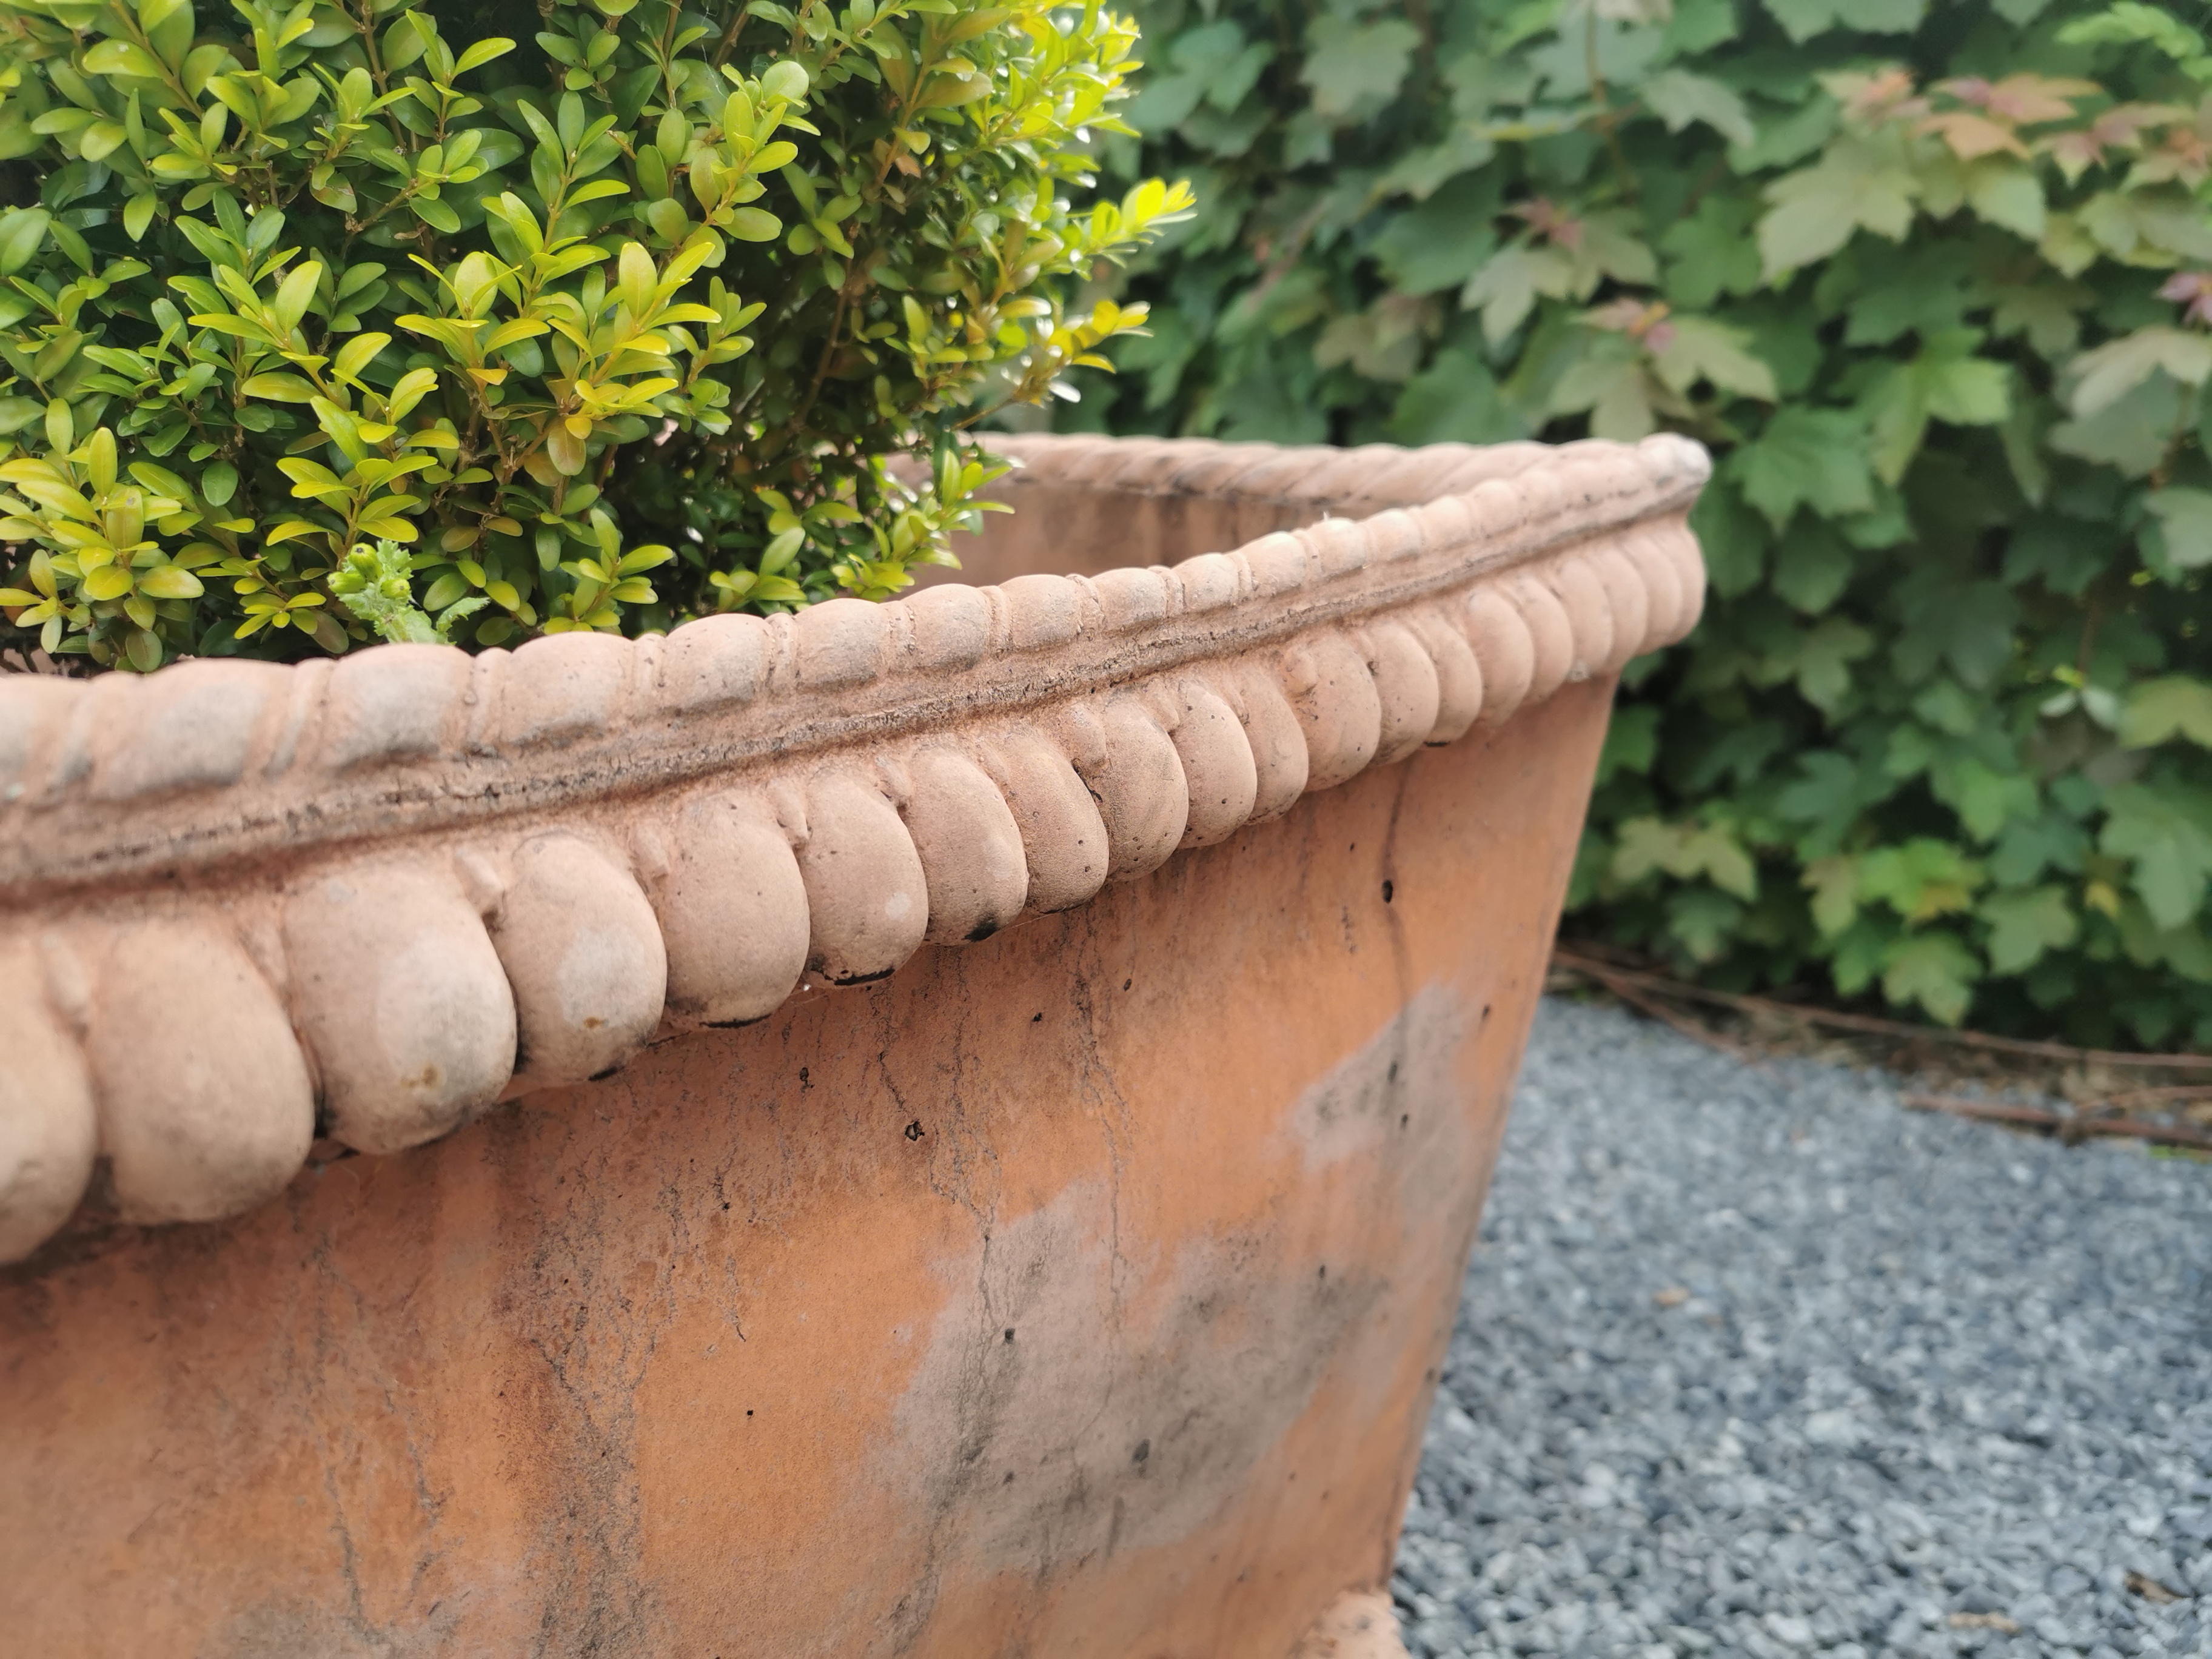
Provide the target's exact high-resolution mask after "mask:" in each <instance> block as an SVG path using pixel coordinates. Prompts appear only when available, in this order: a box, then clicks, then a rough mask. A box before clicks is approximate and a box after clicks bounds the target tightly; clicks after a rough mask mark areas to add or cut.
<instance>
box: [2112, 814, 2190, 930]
mask: <svg viewBox="0 0 2212 1659" xmlns="http://www.w3.org/2000/svg"><path fill="white" fill-rule="evenodd" d="M2097 845H2098V848H2099V849H2100V851H2103V852H2106V853H2108V854H2112V855H2113V856H2114V857H2116V858H2124V859H2127V860H2130V863H2131V865H2132V874H2131V880H2132V882H2133V884H2134V886H2135V890H2136V894H2137V895H2138V896H2140V897H2141V898H2142V902H2143V905H2144V908H2146V909H2148V911H2149V912H2150V915H2151V920H2152V921H2154V922H2156V923H2157V924H2158V926H2159V927H2166V928H2171V927H2180V926H2181V925H2182V924H2183V923H2184V922H2185V921H2188V920H2189V919H2190V918H2191V916H2193V915H2196V914H2197V910H2198V908H2200V907H2201V906H2202V905H2203V902H2204V890H2205V885H2206V883H2207V882H2208V881H2212V790H2208V789H2202V788H2197V787H2191V786H2189V785H2185V784H2179V783H2165V784H2155V785H2154V784H2144V783H2126V784H2122V785H2121V786H2120V787H2118V788H2117V789H2114V790H2112V792H2111V793H2109V794H2108V795H2107V796H2106V819H2105V827H2104V829H2103V832H2102V833H2101V834H2100V836H2098V839H2097Z"/></svg>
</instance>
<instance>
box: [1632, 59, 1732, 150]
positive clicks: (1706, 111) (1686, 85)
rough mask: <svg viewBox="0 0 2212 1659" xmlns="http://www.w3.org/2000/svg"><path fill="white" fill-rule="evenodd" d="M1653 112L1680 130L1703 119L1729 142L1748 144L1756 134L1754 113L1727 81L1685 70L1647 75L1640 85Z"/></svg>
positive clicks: (1672, 127) (1672, 130) (1669, 128)
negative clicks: (1753, 119) (1753, 122)
mask: <svg viewBox="0 0 2212 1659" xmlns="http://www.w3.org/2000/svg"><path fill="white" fill-rule="evenodd" d="M1637 92H1638V94H1639V95H1640V96H1641V97H1642V98H1643V100H1644V102H1645V103H1646V104H1647V105H1649V106H1650V109H1651V112H1652V113H1653V114H1654V115H1656V116H1657V117H1658V118H1660V119H1661V120H1662V121H1664V122H1665V123H1666V124H1667V131H1669V132H1680V131H1682V129H1683V128H1685V127H1686V126H1688V125H1690V124H1691V123H1692V122H1693V121H1698V122H1703V123H1704V124H1705V125H1706V126H1709V127H1711V129H1712V130H1713V131H1715V132H1717V133H1719V134H1720V135H1721V137H1723V138H1725V139H1727V140H1728V141H1729V143H1735V144H1748V143H1751V142H1752V140H1753V138H1754V137H1757V131H1756V130H1755V129H1754V128H1753V125H1752V121H1751V112H1750V111H1749V110H1748V109H1747V108H1746V107H1745V106H1744V101H1743V99H1742V97H1741V95H1740V94H1738V93H1737V92H1736V90H1735V88H1733V87H1731V86H1729V84H1728V83H1727V82H1723V81H1716V80H1714V79H1713V78H1712V77H1711V76H1709V75H1699V74H1696V73H1694V72H1693V71H1692V70H1685V69H1665V70H1660V71H1659V72H1658V73H1657V74H1656V75H1651V76H1645V77H1644V82H1643V83H1642V84H1641V85H1640V86H1638V88H1637Z"/></svg>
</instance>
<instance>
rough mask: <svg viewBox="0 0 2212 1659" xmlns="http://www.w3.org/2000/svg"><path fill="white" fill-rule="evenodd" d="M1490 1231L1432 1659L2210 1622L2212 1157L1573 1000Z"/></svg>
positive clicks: (2197, 1648)
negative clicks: (2083, 1134)
mask: <svg viewBox="0 0 2212 1659" xmlns="http://www.w3.org/2000/svg"><path fill="white" fill-rule="evenodd" d="M1482 1241H1483V1242H1482V1243H1481V1245H1480V1248H1479V1249H1477V1250H1476V1252H1475V1256H1474V1267H1473V1268H1472V1270H1471V1271H1470V1273H1469V1274H1468V1281H1467V1298H1466V1302H1465V1304H1464V1306H1463V1308H1462V1316H1461V1321H1460V1328H1459V1330H1458V1332H1457V1334H1456V1335H1455V1338H1454V1340H1453V1345H1452V1352H1451V1358H1450V1362H1449V1366H1448V1368H1447V1369H1446V1370H1445V1373H1444V1379H1443V1391H1442V1392H1441V1393H1440V1394H1439V1395H1438V1397H1437V1408H1436V1413H1435V1416H1434V1418H1433V1419H1432V1420H1431V1424H1430V1427H1429V1434H1428V1443H1427V1449H1426V1455H1425V1458H1424V1461H1423V1462H1422V1465H1421V1472H1420V1478H1419V1482H1418V1484H1417V1486H1416V1488H1415V1492H1414V1496H1413V1503H1412V1504H1411V1506H1410V1508H1409V1509H1408V1510H1407V1518H1406V1534H1405V1541H1404V1544H1403V1546H1402V1547H1401V1550H1400V1553H1399V1561H1398V1576H1397V1578H1396V1580H1395V1583H1394V1586H1393V1588H1394V1590H1395V1595H1396V1599H1397V1601H1398V1606H1399V1613H1400V1615H1401V1619H1402V1620H1403V1621H1404V1624H1405V1627H1406V1634H1407V1646H1408V1647H1409V1648H1410V1649H1411V1650H1412V1651H1413V1654H1414V1655H1415V1656H1416V1659H1443V1656H1455V1659H1456V1656H1462V1655H1477V1654H1482V1655H1488V1654H1505V1653H1559V1654H1573V1655H1585V1654H1587V1655H1591V1656H1602V1655H1608V1654H1623V1655H1637V1656H1649V1659H1659V1656H1662V1655H1670V1654H1716V1655H1718V1654H1749V1655H1753V1656H1759V1659H1767V1656H1774V1659H1781V1656H1794V1655H1798V1654H1804V1653H1809V1652H1822V1653H1826V1654H1832V1655H1836V1656H1852V1659H1856V1656H1872V1655H1876V1654H1900V1655H1937V1654H1942V1655H1949V1654H1954V1653H1975V1654H1979V1655H1982V1656H1985V1659H1996V1656H2015V1655H2019V1656H2027V1655H2043V1654H2052V1655H2059V1654H2071V1653H2088V1654H2092V1655H2094V1656H2097V1659H2106V1656H2112V1655H2117V1654H2158V1655H2166V1654H2205V1655H2212V1364H2208V1360H2212V1352H2208V1341H2207V1338H2208V1335H2212V1287H2208V1284H2207V1278H2206V1270H2205V1264H2206V1262H2207V1261H2208V1258H2212V1167H2208V1166H2207V1165H2205V1164H2199V1163H2195V1162H2191V1161H2185V1160H2182V1159H2176V1158H2157V1157H2154V1156H2152V1155H2151V1154H2149V1153H2148V1152H2145V1151H2144V1150H2143V1149H2142V1148H2141V1147H2139V1146H2122V1145H2117V1144H2112V1143H2105V1144H2097V1145H2092V1146H2084V1147H2081V1148H2073V1149H2069V1148H2066V1147H2062V1146H2057V1145H2055V1144H2051V1143H2045V1142H2043V1141H2039V1140H2033V1139H2026V1138H2023V1137H2021V1136H2019V1135H2015V1134H2013V1133H2008V1132H2007V1131H2005V1130H2002V1129H1999V1128H1996V1127H1990V1126H1988V1125H1984V1124H1978V1123H1970V1122H1966V1121H1960V1120H1958V1119H1954V1118H1945V1117H1936V1116H1929V1115H1920V1114H1917V1113H1908V1112H1906V1111H1905V1110H1903V1109H1901V1108H1899V1105H1898V1104H1897V1101H1896V1097H1895V1094H1894V1092H1893V1089H1892V1087H1891V1085H1889V1084H1888V1083H1887V1081H1886V1080H1884V1079H1881V1078H1880V1077H1877V1076H1874V1075H1870V1074H1866V1073H1855V1072H1850V1071H1847V1070H1843V1069H1840V1068H1837V1067H1833V1066H1821V1065H1816V1064H1813V1063H1811V1062H1804V1061H1792V1060H1781V1061H1773V1062H1769V1063H1766V1064H1764V1065H1760V1066H1741V1065H1738V1064H1736V1063H1735V1062H1734V1061H1732V1060H1728V1059H1727V1058H1725V1057H1723V1056H1722V1055H1719V1054H1715V1053H1713V1052H1712V1051H1711V1050H1710V1049H1708V1048H1703V1047H1701V1046H1700V1045H1699V1044H1697V1043H1695V1042H1692V1041H1690V1040H1689V1039H1687V1038H1685V1037H1682V1036H1677V1035H1675V1034H1674V1033H1672V1032H1669V1031H1668V1030H1664V1029H1663V1028H1661V1027H1657V1026H1654V1025H1650V1024H1645V1023H1644V1022H1642V1021H1639V1020H1638V1019H1636V1018H1633V1017H1632V1016H1629V1015H1627V1014H1625V1013H1622V1012H1617V1011H1613V1010H1608V1009H1600V1008H1592V1007H1580V1006H1572V1005H1568V1004H1562V1003H1558V1002H1553V1003H1549V1004H1547V1006H1546V1007H1545V1009H1544V1011H1543V1013H1542V1015H1541V1018H1540V1019H1539V1020H1538V1023H1537V1027H1536V1033H1535V1036H1534V1039H1533V1041H1532V1042H1531V1043H1530V1046H1529V1051H1528V1062H1527V1065H1526V1067H1525V1069H1524V1071H1523V1073H1522V1085H1521V1091H1520V1097H1519V1100H1518V1103H1517V1104H1516V1106H1515V1108H1514V1115H1513V1123H1512V1128H1511V1131H1510V1133H1509V1134H1508V1136H1507V1139H1506V1149H1505V1154H1504V1158H1503V1160H1502V1162H1501V1164H1500V1165H1499V1168H1498V1179H1497V1184H1496V1186H1495V1187H1494V1188H1493V1189H1492V1198H1491V1202H1490V1207H1489V1212H1488V1214H1487V1215H1486V1218H1485V1219H1484V1223H1483V1228H1482ZM2199 1597H2202V1598H2203V1600H2199V1599H2197V1598H2199Z"/></svg>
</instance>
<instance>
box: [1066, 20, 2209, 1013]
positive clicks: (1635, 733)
mask: <svg viewBox="0 0 2212 1659" xmlns="http://www.w3.org/2000/svg"><path fill="white" fill-rule="evenodd" d="M2205 16H2206V9H2205V8H2204V7H2203V5H2202V4H2201V3H2197V0H2188V3H2179V0H2174V3H2168V4H2166V5H2164V6H2149V5H2141V4H2133V3H2129V4H2121V5H2118V6H2110V7H2107V6H2106V5H2103V4H2094V5H2093V4H2086V3H2078V0H1943V3H1934V4H1930V3H1929V0H1859V3H1857V4H1852V5H1844V4H1842V3H1838V0H1672V3H1671V4H1670V3H1668V0H1407V3H1404V4H1403V5H1389V4H1382V3H1375V0H1269V3H1267V4H1265V5H1261V4H1259V3H1255V0H1218V3H1214V0H1205V3H1198V4H1193V3H1189V0H1143V3H1142V4H1141V5H1140V7H1139V21H1141V22H1142V23H1143V24H1144V26H1145V28H1146V37H1147V40H1148V42H1149V43H1150V44H1149V55H1150V57H1151V58H1152V69H1151V70H1150V71H1149V73H1148V76H1147V77H1146V82H1145V84H1144V87H1143V89H1142V92H1141V94H1140V96H1139V100H1138V101H1137V102H1136V103H1135V104H1133V106H1131V108H1130V112H1129V113H1130V118H1131V120H1132V122H1133V124H1134V125H1138V126H1139V127H1140V128H1143V129H1144V130H1145V131H1146V132H1147V133H1148V134H1150V135H1152V137H1151V141H1150V142H1149V143H1147V144H1146V146H1145V147H1144V148H1143V149H1141V150H1139V148H1138V147H1137V145H1136V144H1134V143H1132V142H1129V141H1127V140H1113V141H1110V142H1109V148H1108V152H1107V156H1108V160H1109V162H1110V163H1111V165H1112V167H1114V168H1116V169H1119V170H1120V171H1121V172H1123V173H1128V174H1130V175H1131V176H1135V175H1137V174H1138V173H1144V172H1150V171H1154V170H1161V169H1165V170H1170V171H1173V172H1176V173H1189V174H1190V175H1191V177H1192V178H1193V179H1194V182H1195V184H1196V185H1197V188H1198V190H1199V191H1200V195H1201V196H1202V197H1205V198H1206V202H1207V211H1206V216H1205V217H1204V218H1203V220H1202V221H1200V222H1196V223H1194V224H1192V225H1190V226H1188V227H1187V228H1184V229H1183V230H1182V231H1181V232H1179V233H1177V234H1176V236H1175V237H1174V238H1172V239H1171V240H1170V241H1169V242H1166V243H1164V244H1163V245H1162V246H1161V248H1160V249H1159V250H1158V251H1156V252H1155V253H1153V254H1152V255H1148V256H1146V259H1145V260H1142V261H1140V262H1139V264H1138V265H1137V266H1136V267H1135V268H1134V274H1133V277H1132V278H1131V280H1130V281H1129V282H1128V283H1127V284H1126V286H1118V287H1115V288H1113V289H1110V290H1109V291H1111V292H1114V293H1115V294H1118V295H1123V296H1127V295H1138V296H1141V297H1142V298H1144V299H1146V300H1147V301H1150V302H1151V304H1152V307H1153V312H1154V316H1155V328H1154V331H1153V334H1152V337H1151V338H1149V339H1147V340H1145V341H1143V342H1140V343H1136V344H1135V345H1133V347H1132V348H1130V349H1129V350H1128V351H1127V352H1126V353H1125V354H1124V356H1123V358H1122V365H1123V368H1124V375H1123V378H1122V380H1121V381H1120V382H1119V383H1118V389H1116V387H1115V386H1101V387H1099V388H1098V389H1097V390H1098V394H1099V395H1097V396H1096V397H1094V398H1092V399H1091V401H1090V402H1088V403H1086V404H1084V405H1082V406H1080V408H1079V410H1076V411H1074V413H1075V416H1076V417H1077V418H1078V419H1079V420H1084V421H1088V422H1094V423H1109V424H1111V425H1114V426H1115V427H1118V428H1121V429H1125V430H1146V431H1184V432H1200V433H1210V434H1217V435H1223V436H1228V437H1254V438H1272V439H1280V440H1291V441H1318V440H1323V439H1327V440H1333V441H1346V442H1352V441H1369V440H1376V439H1389V440H1395V441H1400V442H1405V443H1419V442H1424V441H1431V440H1437V439H1460V440H1468V441H1495V440H1502V439H1510V438H1519V437H1524V436H1528V435H1537V436H1542V437H1546V438H1553V439H1564V438H1570V437H1576V436H1580V435H1585V434H1590V433H1595V434H1597V435H1602V436H1610V437H1620V438H1633V437H1636V436H1638V435H1641V434H1643V433H1645V432H1648V431H1650V430H1651V429H1652V428H1655V427H1659V426H1665V427H1669V428H1675V429H1677V430H1680V431H1684V432H1687V433H1690V434H1692V435H1695V436H1697V437H1698V438H1699V439H1701V440H1703V441H1705V442H1706V443H1707V444H1709V445H1711V447H1713V449H1714V451H1715V452H1716V454H1717V458H1718V471H1717V476H1716V478H1715V481H1714V483H1713V485H1712V487H1711V490H1710V491H1709V493H1708V494H1707V495H1706V497H1705V501H1704V503H1703V505H1702V507H1701V508H1700V510H1699V514H1698V518H1697V526H1698V528H1699V532H1700V533H1701V535H1702V537H1703V538H1704V543H1705V551H1706V555H1707V558H1708V560H1709V562H1710V565H1711V574H1712V581H1713V591H1712V599H1711V605H1710V606H1709V609H1708V611H1707V613H1706V617H1705V623H1704V624H1703V625H1702V626H1701V628H1700V629H1699V631H1698V632H1697V634H1696V635H1694V636H1693V637H1692V639H1691V640H1690V641H1688V642H1686V644H1685V645H1683V646H1681V647H1677V648H1675V649H1674V650H1673V651H1670V652H1668V653H1665V654H1663V655H1661V656H1656V657H1652V658H1647V659H1644V660H1642V661H1640V662H1638V663H1636V664H1634V665H1632V667H1631V670H1630V672H1629V675H1628V677H1627V684H1626V687H1625V689H1624V691H1623V694H1622V697H1621V702H1620V708H1619V710H1618V713H1617V715H1616V718H1615V722H1614V726H1613V733H1612V738H1611V740H1610V742H1609V744H1608V746H1607V750H1606V752H1605V757H1604V762H1603V765H1602V770H1601V783H1600V787H1599V792H1598V796H1597V799H1596V803H1595V808H1594V811H1593V812H1592V815H1591V819H1590V823H1589V833H1588V837H1587V840H1586V842H1585V843H1584V846H1583V856H1582V859H1581V862H1580V865H1579V867H1578V870H1577V875H1576V878H1575V884H1574V890H1573V894H1572V898H1571V905H1572V911H1571V916H1570V921H1569V927H1570V928H1571V929H1572V930H1578V931H1580V932H1582V933H1585V934H1590V933H1601V934H1603V935H1604V936H1606V937H1608V938H1610V939H1613V940H1615V941H1617V942H1620V943H1623V944H1626V945H1631V946H1633V947H1636V948H1638V949H1639V950H1641V951H1644V952H1647V953H1650V954H1653V955H1656V956H1659V957H1664V958H1668V959H1671V961H1672V962H1673V963H1674V964H1676V965H1677V966H1678V967H1679V968H1680V969H1681V970H1682V971H1684V972H1686V973H1690V974H1694V975H1700V976H1703V977H1705V978H1706V979H1707V980H1709V981H1713V982H1717V983H1718V984H1721V985H1723V986H1728V987H1738V988H1750V987H1762V986H1764V987H1798V988H1800V989H1809V990H1811V991H1813V992H1814V993H1816V994H1828V995H1835V994H1841V995H1842V996H1844V997H1845V998H1850V999H1862V1000H1885V1001H1887V1003H1889V1004H1891V1005H1893V1006H1898V1007H1900V1008H1905V1009H1911V1010H1917V1011H1922V1012H1925V1014H1927V1015H1929V1016H1932V1017H1933V1018H1936V1019H1938V1020H1942V1021H1945V1022H1958V1021H1960V1020H1964V1019H1970V1018H1971V1019H1972V1020H1973V1021H1974V1022H1976V1023H1977V1024H1983V1025H1986V1026H1990V1027H1995V1028H2000V1029H2003V1030H2018V1031H2032V1032H2036V1033H2039V1034H2040V1033H2048V1032H2051V1031H2054V1030H2056V1031H2059V1032H2063V1033H2068V1034H2070V1035H2072V1036H2075V1038H2077V1039H2080V1040H2082V1041H2086V1042H2099V1043H2103V1042H2130V1043H2139V1044H2149V1045H2162V1044H2177V1043H2178V1044H2193V1045H2196V1046H2199V1047H2203V1046H2206V1045H2208V1044H2212V927H2208V914H2207V907H2206V893H2207V885H2208V882H2212V752H2208V751H2212V646H2208V641H2207V634H2206V629H2207V625H2208V623H2212V599H2208V595H2207V591H2206V574H2207V570H2208V567H2212V459H2208V456H2207V441H2208V437H2212V405H2208V401H2207V398H2206V384H2207V381H2208V380H2212V212H2208V201H2212V193H2208V187H2207V178H2208V170H2212V154H2208V143H2212V100H2208V94H2212V52H2208V49H2207V46H2206V43H2205V40H2204V38H2203V35H2202V33H2199V31H2198V29H2197V27H2196V25H2197V23H2199V22H2202V21H2204V19H2205ZM1130 371H1137V372H1133V373H1132V372H1130ZM1063 418H1065V416H1064V417H1063Z"/></svg>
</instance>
